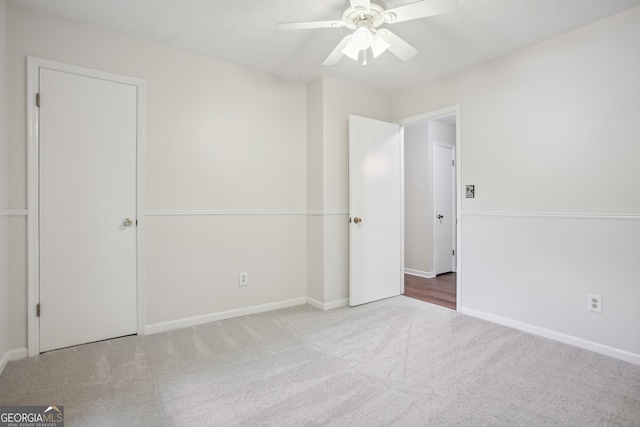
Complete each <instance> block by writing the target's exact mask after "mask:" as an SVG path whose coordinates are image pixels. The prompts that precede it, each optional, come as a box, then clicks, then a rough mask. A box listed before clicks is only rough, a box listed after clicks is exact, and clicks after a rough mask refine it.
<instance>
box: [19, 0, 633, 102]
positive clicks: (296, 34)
mask: <svg viewBox="0 0 640 427" xmlns="http://www.w3.org/2000/svg"><path fill="white" fill-rule="evenodd" d="M11 1H12V2H13V3H15V4H19V5H22V6H25V7H28V8H32V9H35V10H38V11H42V12H47V13H52V14H55V15H60V16H64V17H67V18H71V19H75V20H79V21H84V22H87V23H91V24H95V25H98V26H101V27H104V28H106V29H109V30H111V31H114V32H118V33H125V34H129V35H131V36H134V37H138V38H143V39H148V40H154V41H157V42H160V43H163V44H165V45H167V46H171V47H174V48H178V49H184V50H187V51H191V52H195V53H199V54H202V55H206V56H210V57H213V58H216V59H219V60H223V61H226V62H231V63H235V64H239V65H244V66H248V67H252V68H257V69H260V70H264V71H267V72H269V73H272V74H275V75H279V76H283V77H286V78H290V79H295V80H301V81H309V80H312V79H314V78H316V77H318V76H319V75H321V74H323V73H324V74H328V75H331V76H335V77H337V78H340V79H343V80H347V81H353V82H359V83H360V84H364V85H367V86H370V87H375V88H377V89H379V90H382V91H384V92H389V93H394V92H398V91H401V90H404V89H407V88H410V87H412V86H415V85H417V84H418V83H420V82H424V81H428V80H433V79H436V78H439V77H442V76H444V75H447V74H450V73H453V72H456V71H459V70H462V69H465V68H468V67H470V66H472V65H474V64H477V63H480V62H483V61H486V60H488V59H491V58H495V57H497V56H500V55H504V54H506V53H508V52H512V51H515V50H518V49H522V48H524V47H526V46H530V45H532V44H535V43H538V42H540V41H542V40H545V39H548V38H550V37H553V36H556V35H558V34H562V33H565V32H567V31H571V30H573V29H576V28H578V27H581V26H583V25H586V24H589V23H591V22H594V21H597V20H600V19H603V18H606V17H608V16H611V15H613V14H616V13H619V12H622V11H624V10H626V9H629V8H631V7H634V6H638V5H640V0H458V8H457V9H456V11H455V12H452V13H447V14H444V15H437V16H433V17H429V18H423V19H419V20H415V21H409V22H402V23H397V24H392V25H388V24H385V26H387V27H388V28H390V29H392V31H393V32H394V33H396V34H397V35H399V36H400V37H402V38H403V39H405V40H406V41H407V42H409V43H410V44H411V45H413V46H414V47H415V48H416V49H418V51H419V54H418V55H417V56H416V57H415V58H414V59H412V60H410V61H408V62H402V61H400V60H399V59H397V58H396V57H395V56H393V55H392V54H391V53H389V52H386V53H384V54H383V55H381V56H380V57H379V58H377V59H375V60H369V64H368V65H367V66H366V67H363V66H362V64H360V63H358V62H355V61H353V60H351V59H349V58H347V57H343V58H342V60H341V61H340V62H339V63H338V64H337V65H335V66H323V65H322V62H323V61H324V59H325V58H326V57H327V55H329V53H330V52H331V51H332V50H333V49H334V47H335V46H336V45H337V44H338V42H339V41H340V40H341V39H342V38H343V37H344V36H345V35H347V34H348V33H349V31H350V30H348V29H346V28H330V29H314V30H292V31H280V30H277V29H276V26H277V24H278V23H279V22H291V21H316V20H321V21H323V20H338V19H340V17H341V15H342V12H343V11H344V10H345V9H346V8H347V7H348V6H349V1H348V0H224V1H222V0H11ZM414 1H415V0H387V1H386V2H385V3H386V6H387V7H388V8H393V7H398V6H403V5H405V4H409V3H413V2H414ZM426 1H429V0H426ZM639 25H640V23H639Z"/></svg>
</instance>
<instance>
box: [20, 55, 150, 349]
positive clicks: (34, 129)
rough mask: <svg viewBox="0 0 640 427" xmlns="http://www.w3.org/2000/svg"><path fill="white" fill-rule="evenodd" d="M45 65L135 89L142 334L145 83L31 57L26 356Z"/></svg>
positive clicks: (35, 286)
mask: <svg viewBox="0 0 640 427" xmlns="http://www.w3.org/2000/svg"><path fill="white" fill-rule="evenodd" d="M40 68H46V69H50V70H55V71H61V72H66V73H71V74H77V75H82V76H87V77H93V78H98V79H103V80H108V81H113V82H118V83H124V84H129V85H132V86H135V87H136V88H137V121H136V122H137V123H136V125H137V137H136V140H137V144H136V216H137V219H138V227H137V228H136V270H137V273H136V274H137V316H138V320H137V330H138V334H139V335H142V334H143V333H144V319H145V304H144V265H143V262H144V256H143V255H144V254H143V250H144V245H143V242H144V240H143V237H144V211H143V207H144V205H143V194H144V193H143V190H144V186H143V178H144V136H145V135H144V129H145V122H144V121H145V109H144V99H145V82H144V80H141V79H137V78H134V77H128V76H122V75H119V74H113V73H108V72H104V71H99V70H93V69H90V68H85V67H79V66H75V65H69V64H64V63H61V62H56V61H50V60H47V59H42V58H37V57H33V56H28V57H27V127H28V128H27V190H28V219H27V248H28V249H27V272H28V280H27V328H28V329H27V331H28V338H27V347H28V356H29V357H32V356H37V355H38V354H40V325H39V322H38V317H37V312H36V306H37V304H38V302H39V295H40V268H39V261H38V260H39V254H40V244H39V242H40V236H39V234H38V224H39V205H38V203H39V202H38V197H39V185H38V182H39V179H38V178H39V168H38V165H39V162H40V158H39V153H38V141H39V136H40V135H39V131H40V130H39V127H38V123H39V120H38V118H39V117H38V114H39V111H38V108H37V106H36V94H37V93H38V89H39V69H40Z"/></svg>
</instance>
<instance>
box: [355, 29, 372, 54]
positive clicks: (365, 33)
mask: <svg viewBox="0 0 640 427" xmlns="http://www.w3.org/2000/svg"><path fill="white" fill-rule="evenodd" d="M372 42H373V34H371V31H370V30H369V29H368V28H367V27H360V28H358V29H357V30H356V31H355V32H354V33H353V37H352V38H351V42H350V43H353V44H354V45H355V46H356V47H357V48H358V49H360V50H365V49H368V48H369V47H370V46H371V43H372Z"/></svg>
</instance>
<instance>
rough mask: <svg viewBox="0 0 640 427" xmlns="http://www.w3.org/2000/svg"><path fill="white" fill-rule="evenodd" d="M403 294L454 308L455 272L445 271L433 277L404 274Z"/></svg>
mask: <svg viewBox="0 0 640 427" xmlns="http://www.w3.org/2000/svg"><path fill="white" fill-rule="evenodd" d="M404 295H406V296H408V297H411V298H415V299H419V300H422V301H426V302H430V303H432V304H437V305H441V306H443V307H447V308H450V309H452V310H455V309H456V273H445V274H440V275H438V276H436V277H435V278H433V279H426V278H424V277H418V276H412V275H410V274H405V275H404Z"/></svg>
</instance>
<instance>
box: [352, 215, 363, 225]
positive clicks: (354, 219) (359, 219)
mask: <svg viewBox="0 0 640 427" xmlns="http://www.w3.org/2000/svg"><path fill="white" fill-rule="evenodd" d="M353 222H355V223H356V224H360V223H361V222H362V218H358V217H355V218H353Z"/></svg>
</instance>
